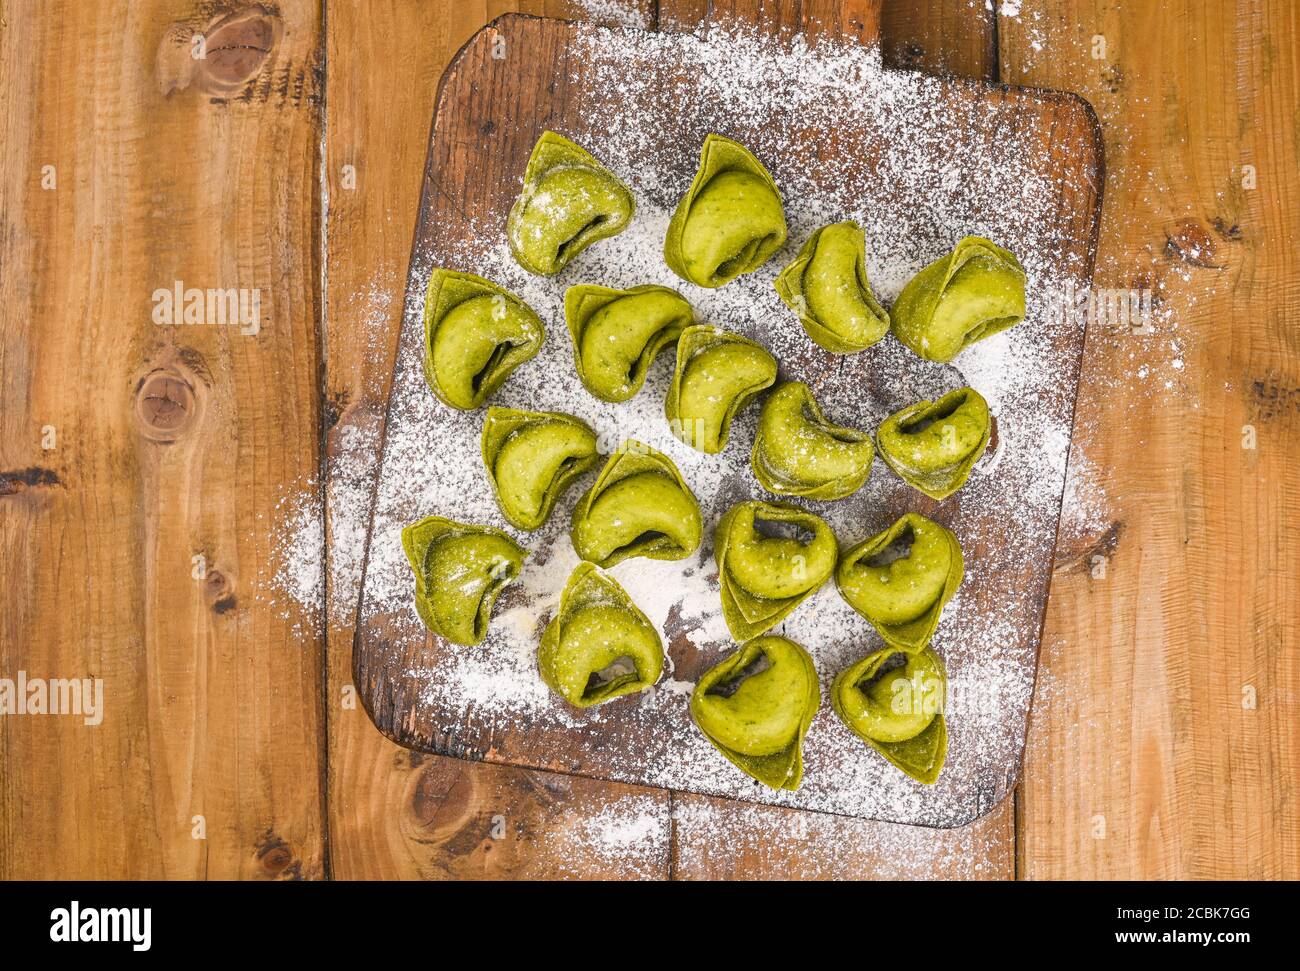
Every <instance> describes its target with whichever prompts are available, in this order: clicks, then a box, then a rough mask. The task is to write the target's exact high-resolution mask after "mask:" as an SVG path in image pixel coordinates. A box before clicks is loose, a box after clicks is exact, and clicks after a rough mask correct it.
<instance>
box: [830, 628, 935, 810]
mask: <svg viewBox="0 0 1300 971" xmlns="http://www.w3.org/2000/svg"><path fill="white" fill-rule="evenodd" d="M947 693H948V675H947V672H946V671H945V670H944V667H943V661H942V660H941V659H940V658H939V655H938V654H936V653H935V652H934V651H933V650H931V649H930V648H928V647H927V648H926V649H925V650H923V651H919V652H917V653H915V654H909V653H907V652H905V651H896V650H894V649H893V648H888V647H887V648H885V649H884V650H880V651H877V652H875V653H874V654H871V655H868V656H867V657H864V658H863V659H862V660H861V661H858V662H857V663H856V664H854V665H852V666H851V667H849V668H848V669H846V670H844V671H842V672H841V673H840V674H839V676H838V677H836V679H835V682H834V683H833V684H832V685H831V704H832V706H833V707H834V709H835V714H836V715H838V716H839V718H840V721H842V722H843V723H844V724H845V725H846V726H848V728H849V730H850V731H851V732H853V734H854V735H856V736H858V738H860V739H862V740H863V741H864V742H866V743H867V744H868V745H870V746H871V747H872V748H873V749H875V750H876V751H877V752H879V753H880V754H881V755H883V756H884V757H885V759H886V760H888V761H889V762H890V763H891V764H892V765H894V766H895V767H896V768H898V769H900V770H902V771H903V772H905V773H907V774H908V775H910V776H911V777H912V778H913V779H916V780H917V781H918V782H923V783H925V784H926V785H933V784H934V782H935V781H936V780H937V779H938V778H939V772H940V770H941V769H942V768H943V761H944V757H945V756H946V755H947V753H948V726H947V724H946V723H945V721H944V715H943V710H944V705H945V704H946V698H947Z"/></svg>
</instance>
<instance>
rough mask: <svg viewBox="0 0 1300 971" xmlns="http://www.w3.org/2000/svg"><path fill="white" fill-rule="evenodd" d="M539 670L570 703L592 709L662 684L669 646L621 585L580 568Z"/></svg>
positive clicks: (541, 649) (541, 650)
mask: <svg viewBox="0 0 1300 971" xmlns="http://www.w3.org/2000/svg"><path fill="white" fill-rule="evenodd" d="M537 668H538V670H539V671H540V672H541V675H542V680H543V681H545V682H546V684H547V686H548V687H549V688H550V689H551V690H552V691H554V692H555V693H556V694H558V695H560V697H562V698H564V700H565V701H567V702H568V703H569V704H571V705H573V706H575V707H577V708H590V707H591V706H593V705H599V704H603V703H605V702H606V701H611V700H613V699H614V698H617V697H619V696H620V695H626V694H631V693H632V692H635V691H642V690H644V689H645V688H648V687H650V686H651V685H652V684H654V683H655V682H656V681H658V680H659V675H660V674H661V673H662V672H663V668H664V648H663V642H662V641H661V640H660V639H659V632H658V631H657V630H655V627H654V625H653V624H652V623H650V621H649V619H648V618H647V617H646V615H645V614H643V613H642V612H641V611H640V610H638V609H637V606H636V604H634V603H632V600H631V598H630V597H628V595H627V592H626V591H625V590H624V589H623V588H622V587H621V586H619V584H618V582H617V581H615V580H614V579H613V578H612V577H609V576H607V575H606V574H604V573H602V572H601V571H600V569H599V568H597V567H595V566H593V565H592V564H590V563H579V564H578V566H577V567H576V568H575V569H574V571H573V573H572V575H570V577H569V582H568V583H567V584H565V587H564V592H563V593H562V594H561V595H560V609H559V611H558V612H557V613H556V615H555V617H554V618H553V619H552V620H551V622H550V623H549V624H547V625H546V631H545V632H544V633H543V634H542V642H541V644H540V645H539V646H538V648H537Z"/></svg>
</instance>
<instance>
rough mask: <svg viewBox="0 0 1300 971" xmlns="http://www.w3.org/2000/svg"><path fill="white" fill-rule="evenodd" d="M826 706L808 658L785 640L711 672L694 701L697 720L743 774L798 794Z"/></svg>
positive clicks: (748, 647)
mask: <svg viewBox="0 0 1300 971" xmlns="http://www.w3.org/2000/svg"><path fill="white" fill-rule="evenodd" d="M821 700H822V698H821V689H820V687H819V686H818V684H817V670H816V669H815V668H814V667H813V660H812V658H811V657H809V655H808V652H807V651H805V650H804V649H803V648H802V647H801V646H800V645H798V644H796V643H795V642H794V641H792V640H788V639H786V638H784V637H776V636H769V637H760V638H758V639H756V640H752V641H750V642H749V643H748V644H745V645H744V646H743V647H741V648H740V649H739V650H738V651H736V652H735V653H734V654H732V655H731V656H730V657H728V658H726V659H725V660H723V661H722V662H720V663H719V664H718V665H717V666H715V667H713V668H711V669H710V670H708V671H707V672H705V674H704V676H703V677H702V678H700V680H699V683H697V684H696V685H695V690H694V691H693V692H692V693H691V718H692V719H693V720H694V722H695V725H696V727H697V728H699V730H700V731H701V732H703V733H704V737H705V738H707V739H708V740H709V741H710V742H712V743H713V747H714V748H716V749H717V750H718V751H719V752H721V753H722V754H723V755H725V756H726V757H727V760H728V761H730V762H731V763H732V764H733V765H735V766H736V768H738V769H740V771H742V772H744V773H745V774H746V775H748V776H750V777H751V778H754V779H757V780H758V781H759V782H761V783H763V785H765V786H769V787H770V788H772V789H790V790H795V789H798V788H799V783H800V782H801V781H802V780H803V740H804V736H805V735H807V734H808V726H809V725H810V724H812V719H813V715H814V714H816V712H817V708H818V706H819V705H820V704H821Z"/></svg>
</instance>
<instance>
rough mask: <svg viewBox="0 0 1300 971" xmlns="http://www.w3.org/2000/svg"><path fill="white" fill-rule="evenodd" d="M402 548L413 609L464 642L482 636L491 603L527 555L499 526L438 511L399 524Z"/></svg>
mask: <svg viewBox="0 0 1300 971" xmlns="http://www.w3.org/2000/svg"><path fill="white" fill-rule="evenodd" d="M402 549H404V550H405V551H406V559H407V560H408V561H409V562H410V564H411V570H412V571H413V572H414V573H415V611H416V613H418V614H419V615H420V619H421V620H422V621H424V625H425V626H426V627H428V628H429V630H431V631H433V632H434V633H435V634H438V635H439V636H441V637H445V638H446V639H447V640H449V641H451V642H452V643H453V644H466V645H472V644H477V643H479V642H480V641H481V640H483V637H484V636H485V635H486V634H487V627H488V619H489V618H490V617H491V616H492V605H493V604H495V603H496V599H497V596H498V594H500V593H501V591H502V590H503V589H504V588H505V587H506V586H507V585H509V584H510V583H511V582H512V581H513V580H514V579H515V578H516V577H517V576H519V570H520V568H521V567H522V566H523V563H524V558H525V557H526V556H528V552H527V551H526V550H524V549H522V548H521V547H520V546H519V544H518V543H516V542H515V541H514V540H513V539H511V538H510V537H509V536H507V535H506V534H505V533H503V532H501V530H499V529H493V528H492V527H490V526H466V525H464V524H462V523H457V522H453V521H452V520H450V519H443V518H442V517H441V516H427V517H425V518H424V519H421V520H420V521H419V522H417V523H411V525H409V526H407V527H406V528H405V529H403V530H402Z"/></svg>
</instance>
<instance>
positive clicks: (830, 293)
mask: <svg viewBox="0 0 1300 971" xmlns="http://www.w3.org/2000/svg"><path fill="white" fill-rule="evenodd" d="M776 292H777V293H778V294H780V296H781V299H782V300H783V301H785V305H786V306H787V307H789V308H790V309H791V310H793V311H794V312H795V313H797V314H798V315H799V322H800V323H802V324H803V329H804V330H806V331H807V332H808V336H809V337H811V338H812V339H813V341H815V342H816V343H817V344H819V345H821V346H822V347H824V348H825V349H826V350H828V351H830V352H832V353H833V354H852V353H854V352H855V351H862V350H866V349H867V348H868V347H870V346H871V345H872V344H874V343H876V341H878V340H880V338H882V337H884V336H885V334H887V333H888V332H889V314H887V313H886V312H885V309H884V308H883V307H881V306H880V303H879V302H878V301H877V300H876V298H875V295H874V294H873V293H872V292H871V284H870V283H868V282H867V241H866V236H865V235H864V234H863V232H862V227H861V226H859V225H858V224H857V223H855V222H842V223H833V224H832V225H830V226H823V227H822V228H821V229H819V230H817V232H815V233H813V234H812V236H811V237H809V239H808V242H806V243H804V245H803V249H801V250H799V255H798V256H796V257H795V258H794V262H792V263H791V264H790V265H789V266H787V267H786V268H785V269H784V270H782V271H781V273H780V275H779V276H777V278H776Z"/></svg>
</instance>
